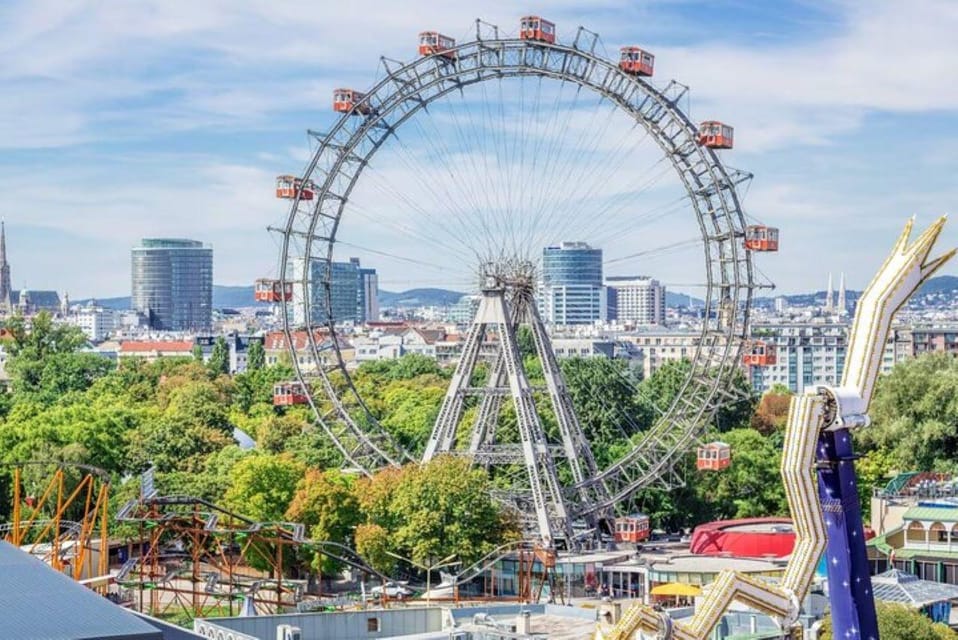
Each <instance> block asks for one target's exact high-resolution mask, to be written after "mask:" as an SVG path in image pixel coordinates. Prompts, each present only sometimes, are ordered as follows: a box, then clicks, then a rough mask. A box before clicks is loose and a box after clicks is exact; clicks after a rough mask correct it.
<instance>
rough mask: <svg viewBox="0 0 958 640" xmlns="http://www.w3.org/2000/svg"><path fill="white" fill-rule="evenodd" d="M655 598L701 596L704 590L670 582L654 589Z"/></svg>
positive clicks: (690, 585) (692, 585)
mask: <svg viewBox="0 0 958 640" xmlns="http://www.w3.org/2000/svg"><path fill="white" fill-rule="evenodd" d="M651 593H652V595H653V596H700V595H702V590H701V589H700V588H699V587H696V586H695V585H694V584H683V583H681V582H670V583H668V584H660V585H659V586H657V587H652V592H651Z"/></svg>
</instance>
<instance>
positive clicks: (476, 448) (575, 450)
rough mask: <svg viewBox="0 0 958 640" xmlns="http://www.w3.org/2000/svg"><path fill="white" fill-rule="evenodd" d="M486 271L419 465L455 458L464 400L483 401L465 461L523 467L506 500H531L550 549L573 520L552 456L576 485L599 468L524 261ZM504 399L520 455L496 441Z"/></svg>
mask: <svg viewBox="0 0 958 640" xmlns="http://www.w3.org/2000/svg"><path fill="white" fill-rule="evenodd" d="M483 271H484V273H483V287H482V297H481V299H480V302H479V307H478V309H477V310H476V315H475V317H474V318H473V321H472V325H471V327H470V329H469V333H468V335H467V337H466V341H465V345H464V347H463V350H462V356H461V357H460V359H459V363H458V365H457V366H456V370H455V372H454V373H453V376H452V380H451V381H450V383H449V387H448V389H447V391H446V395H445V397H444V398H443V402H442V405H441V407H440V410H439V415H438V416H437V417H436V422H435V424H434V426H433V430H432V435H431V436H430V438H429V442H428V443H427V444H426V449H425V452H424V454H423V459H422V460H423V463H426V462H429V461H430V460H432V459H433V458H434V457H435V456H437V455H440V454H443V453H455V452H456V445H457V437H456V436H457V430H458V425H459V423H460V421H461V420H462V416H463V409H464V403H465V399H466V397H467V396H469V395H478V396H480V397H481V402H480V405H479V410H478V413H477V416H476V419H475V420H474V421H473V424H472V427H471V434H470V437H469V448H468V450H467V455H468V456H469V457H470V458H472V459H473V460H474V461H476V462H479V463H482V464H484V465H485V466H487V467H489V466H493V465H513V464H516V463H518V462H521V463H522V464H523V465H524V468H525V472H526V477H525V478H523V480H524V482H522V484H523V485H524V488H525V490H524V491H523V490H519V489H516V488H511V489H510V490H507V491H506V492H505V494H506V495H504V496H503V497H504V498H505V499H506V500H507V501H508V502H509V503H510V504H511V505H512V506H516V505H519V504H522V503H523V502H524V501H530V502H531V505H530V506H531V507H532V509H533V511H534V513H532V514H529V515H534V518H535V526H536V528H537V529H538V533H539V538H540V541H541V543H542V544H543V546H545V547H546V548H550V547H552V546H553V545H554V543H555V541H556V540H557V539H560V538H563V539H565V540H566V541H567V542H568V543H569V544H570V545H571V542H572V539H573V532H572V520H571V517H570V510H569V509H568V508H567V506H566V504H565V498H564V496H563V492H562V487H561V485H560V483H559V480H558V476H557V473H556V460H555V457H554V456H555V455H556V454H558V455H562V456H564V457H565V460H566V461H567V464H568V467H569V470H570V472H571V474H572V478H573V481H574V482H575V484H576V485H579V484H581V483H582V482H583V481H584V480H586V479H588V478H592V477H594V476H595V475H597V473H598V469H597V467H596V464H595V459H594V457H593V455H592V450H591V448H590V447H589V442H588V440H587V439H586V437H585V435H584V434H583V432H582V427H581V426H580V424H579V420H578V418H577V417H576V414H575V410H574V409H573V406H572V399H571V398H570V397H569V391H568V389H567V388H566V385H565V382H564V381H563V379H562V373H561V371H560V369H559V364H558V361H557V360H556V357H555V352H554V351H553V349H552V343H551V341H550V339H549V335H548V333H547V332H546V329H545V326H544V325H543V322H542V318H541V317H540V316H539V312H538V310H537V309H536V303H535V297H534V288H533V287H534V281H535V278H534V268H533V266H532V265H531V263H527V262H518V263H516V265H515V266H510V265H508V263H506V264H503V263H500V264H491V263H490V264H486V265H485V266H484V267H483ZM520 325H525V326H528V327H529V328H530V329H531V331H532V336H533V340H534V343H535V351H536V355H537V356H538V358H539V362H540V363H541V366H542V372H543V377H544V378H545V382H546V389H545V390H546V392H547V393H548V396H549V400H550V403H551V407H552V411H553V413H554V415H555V418H556V422H557V424H558V426H559V432H560V434H561V438H562V446H561V448H559V449H558V450H555V449H554V448H553V447H550V444H549V441H548V438H547V437H546V433H545V429H544V428H543V426H542V421H541V419H540V417H539V412H538V411H537V409H536V402H535V398H534V393H535V392H536V391H537V389H535V388H534V387H533V386H532V385H531V384H530V383H529V379H528V376H527V375H526V371H525V368H524V366H523V362H522V356H521V354H520V351H519V345H518V342H517V340H516V331H517V329H518V327H519V326H520ZM490 329H492V330H494V331H495V334H496V336H497V338H498V345H497V348H496V356H495V358H494V359H493V365H492V367H491V368H490V370H489V373H488V375H487V378H486V382H485V384H484V385H483V386H482V387H473V386H471V385H472V380H473V377H474V375H475V373H476V364H477V363H478V362H479V360H480V354H481V353H482V346H483V344H485V343H486V341H487V332H488V331H489V330H490ZM506 395H508V396H509V397H511V398H512V403H513V406H514V408H515V412H516V421H517V423H518V428H519V429H518V430H519V439H520V446H519V447H518V450H516V447H514V446H510V445H508V444H501V443H498V442H497V438H496V425H497V423H498V419H499V412H500V409H501V407H502V401H503V398H504V397H505V396H506ZM523 494H526V495H523ZM586 498H587V496H586V495H583V496H581V499H586ZM599 513H600V514H601V515H600V516H598V517H592V518H590V521H589V524H590V525H591V526H593V527H597V526H599V524H600V523H599V520H601V519H603V518H607V517H608V516H607V514H605V513H603V512H601V511H600V512H599Z"/></svg>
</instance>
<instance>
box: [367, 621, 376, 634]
mask: <svg viewBox="0 0 958 640" xmlns="http://www.w3.org/2000/svg"><path fill="white" fill-rule="evenodd" d="M378 632H379V618H366V633H378Z"/></svg>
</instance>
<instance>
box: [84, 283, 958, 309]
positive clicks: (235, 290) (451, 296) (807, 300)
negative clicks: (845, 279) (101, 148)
mask: <svg viewBox="0 0 958 640" xmlns="http://www.w3.org/2000/svg"><path fill="white" fill-rule="evenodd" d="M836 291H837V289H836ZM464 295H466V294H464V293H462V292H461V291H451V290H449V289H430V288H424V289H409V290H408V291H399V292H395V291H384V290H382V289H380V291H379V306H381V307H383V308H397V307H402V308H413V307H448V306H450V305H453V304H455V303H456V302H458V301H459V298H461V297H462V296H464ZM939 295H956V296H958V276H938V277H937V278H932V279H931V280H929V281H928V282H926V283H925V284H924V285H922V287H921V289H919V290H918V293H917V294H916V296H915V298H921V297H924V296H939ZM845 296H846V299H847V300H848V303H849V304H851V303H853V302H855V301H856V300H858V298H859V297H860V296H861V291H851V290H849V291H846V292H845ZM777 297H778V296H765V297H760V298H756V299H755V303H756V305H758V306H761V307H771V306H773V305H774V304H775V298H777ZM785 298H786V299H787V300H788V303H789V304H791V305H804V306H808V305H813V304H816V301H819V302H820V301H823V300H824V299H825V292H824V291H815V292H812V293H797V294H793V295H788V296H785ZM96 301H97V304H99V305H101V306H103V307H107V308H109V309H129V308H130V297H129V296H122V297H118V298H97V299H96ZM74 302H75V303H79V304H86V303H87V302H88V300H74ZM691 302H692V306H695V307H701V306H702V305H704V304H705V302H704V301H703V300H702V299H700V298H696V297H692V299H691ZM254 304H255V302H254V301H253V287H244V286H224V285H218V284H217V285H213V306H214V307H215V308H217V309H221V308H224V307H234V308H235V307H250V306H253V305H254ZM688 305H689V296H688V295H686V294H684V293H676V292H672V291H666V293H665V306H667V307H687V306H688Z"/></svg>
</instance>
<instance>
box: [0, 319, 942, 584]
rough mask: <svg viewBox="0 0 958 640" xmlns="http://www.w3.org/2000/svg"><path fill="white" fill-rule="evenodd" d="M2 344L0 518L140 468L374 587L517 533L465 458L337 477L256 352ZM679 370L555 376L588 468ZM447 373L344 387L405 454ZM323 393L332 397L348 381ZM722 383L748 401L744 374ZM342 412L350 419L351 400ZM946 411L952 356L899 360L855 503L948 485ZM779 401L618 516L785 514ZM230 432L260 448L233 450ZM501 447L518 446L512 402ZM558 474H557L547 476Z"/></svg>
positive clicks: (586, 369) (639, 422)
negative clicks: (335, 545)
mask: <svg viewBox="0 0 958 640" xmlns="http://www.w3.org/2000/svg"><path fill="white" fill-rule="evenodd" d="M6 329H7V333H8V336H9V337H8V338H7V339H6V340H7V342H6V344H5V348H6V352H7V353H8V356H9V357H8V361H7V371H8V373H9V376H10V385H9V391H8V392H7V393H2V394H0V463H3V465H4V466H0V521H6V520H8V519H9V517H10V514H11V504H10V499H11V480H10V471H9V470H10V468H11V467H10V465H11V464H13V463H16V462H22V461H26V460H46V461H56V462H63V463H75V464H89V465H94V466H96V467H99V468H101V469H103V470H105V471H106V472H107V473H108V474H110V476H111V477H112V478H113V483H112V484H113V489H112V492H111V493H112V496H113V497H112V505H111V508H112V510H113V511H114V512H115V511H116V509H118V508H119V506H120V505H121V504H122V503H123V502H124V501H126V500H128V499H130V498H131V497H134V496H135V495H136V494H137V489H138V480H137V474H139V473H140V472H142V471H144V470H145V469H147V468H149V467H153V468H155V471H156V485H157V488H158V489H159V491H160V492H161V493H164V494H174V493H175V494H188V495H194V496H197V497H200V498H204V499H206V500H210V501H213V502H216V503H219V504H222V505H223V506H225V507H227V508H230V509H233V510H235V511H237V512H239V513H242V514H244V515H247V516H249V517H251V518H253V519H256V520H262V521H276V520H287V521H295V522H301V523H303V524H305V525H306V527H307V532H308V535H309V536H310V537H311V538H313V539H319V540H332V541H335V542H340V543H343V544H346V545H349V546H351V547H353V548H355V549H357V550H358V551H359V553H360V554H362V555H363V556H364V557H365V558H366V560H367V562H369V563H370V564H371V565H372V566H374V567H375V568H377V569H380V570H382V571H384V572H388V571H390V570H392V569H394V568H395V563H396V561H397V560H396V556H401V557H404V558H409V559H411V560H412V561H414V562H417V563H428V562H430V561H431V560H434V559H437V558H444V557H447V556H449V555H455V556H456V557H457V558H458V559H459V560H460V561H462V562H463V563H464V564H468V563H470V562H473V561H475V560H477V559H479V558H480V557H481V556H483V555H484V554H485V553H487V552H488V551H489V550H490V549H492V548H494V547H495V546H497V545H499V544H501V543H503V542H504V541H508V540H511V539H514V538H515V537H516V536H518V535H519V531H518V527H517V522H516V518H515V516H514V514H511V513H509V512H508V511H505V510H503V509H502V508H501V507H500V506H499V504H498V503H496V502H494V501H493V499H492V498H491V497H490V496H491V492H490V488H491V487H494V486H495V483H496V481H497V478H496V477H495V476H490V475H489V474H487V472H486V471H484V470H483V469H481V468H472V467H470V466H469V465H468V464H467V462H466V461H465V460H464V459H463V458H461V457H457V456H448V457H440V458H438V459H437V460H435V461H434V462H433V463H431V464H429V465H426V466H419V465H411V466H407V467H404V468H397V469H388V470H385V471H382V472H380V473H378V474H376V475H374V476H373V477H370V478H366V477H363V476H361V475H359V474H357V473H355V472H354V473H350V472H348V471H343V470H341V469H342V468H343V466H344V465H343V464H342V462H343V461H342V459H341V457H340V455H339V453H338V451H337V450H336V449H335V448H334V447H333V446H332V445H331V444H330V443H329V442H328V440H327V439H326V438H325V436H324V435H323V432H322V430H321V429H319V428H318V427H316V426H315V425H314V423H313V421H312V420H311V417H310V414H308V413H307V409H306V408H305V407H303V406H292V407H274V406H273V404H272V388H273V385H274V384H275V383H276V382H279V381H283V380H288V379H291V378H292V377H293V371H292V369H291V368H290V367H289V365H288V364H284V363H283V362H280V363H279V364H275V365H271V366H266V365H265V357H264V354H263V350H262V348H260V347H259V346H257V347H256V348H254V349H251V352H250V354H249V358H248V364H249V368H248V370H247V371H245V372H243V373H238V374H235V375H232V376H231V375H229V374H228V366H229V362H228V361H229V358H228V351H227V350H226V345H225V343H219V342H218V343H217V344H216V345H214V347H213V350H212V355H211V357H208V358H207V360H206V361H205V362H204V361H203V360H202V357H200V358H196V357H193V358H182V359H161V360H158V361H156V362H150V363H148V362H145V361H139V360H124V361H122V362H120V363H119V364H116V363H114V362H112V361H110V360H107V359H105V358H103V357H101V356H99V355H96V354H93V353H90V352H86V351H84V350H83V346H84V344H85V341H84V339H83V337H82V335H81V334H80V333H79V332H78V331H77V330H76V329H74V328H70V327H65V326H61V325H57V324H55V323H53V322H52V321H51V320H50V318H49V316H46V315H45V314H41V315H39V316H37V317H35V318H32V319H31V320H30V322H29V323H27V322H26V321H25V320H24V319H23V318H20V317H14V318H12V319H11V320H9V321H8V323H7V326H6ZM519 338H520V346H521V348H522V349H521V350H522V355H523V358H524V364H525V367H526V369H527V371H528V372H529V375H530V378H531V381H532V383H533V385H534V386H535V387H537V388H540V387H541V386H542V383H543V380H542V367H541V364H540V363H539V362H538V360H537V358H536V356H535V353H534V348H533V347H532V346H531V340H530V339H529V338H528V336H524V335H522V334H520V336H519ZM688 366H689V363H688V362H681V361H678V362H672V363H668V364H665V365H664V366H662V367H661V368H660V369H659V370H658V371H657V372H656V373H655V374H653V375H652V376H651V377H649V378H648V379H645V380H641V379H640V376H639V375H638V374H637V373H636V372H635V371H632V370H630V369H629V368H628V366H627V364H626V363H625V362H624V361H621V360H607V359H604V358H570V359H566V360H563V361H561V367H562V371H563V374H564V377H565V380H566V382H567V385H568V387H569V390H570V393H571V395H572V398H573V402H574V404H575V406H576V409H577V412H578V416H579V418H580V421H581V423H582V427H583V429H584V431H585V433H586V435H587V437H588V438H589V440H590V442H591V443H592V444H593V449H594V452H595V457H596V460H597V462H598V464H599V466H600V467H604V466H606V465H608V464H610V463H611V462H612V461H614V460H616V459H617V458H619V457H620V456H621V455H622V454H623V453H624V452H625V451H627V450H628V448H629V447H630V446H633V444H634V443H636V442H638V441H640V440H641V439H642V437H643V435H644V432H645V431H646V430H648V429H649V428H650V426H651V425H652V424H653V423H654V422H655V420H657V419H658V417H659V416H660V415H662V413H663V411H665V409H666V408H667V407H668V406H669V405H670V404H671V402H672V401H673V400H674V399H675V398H676V395H677V394H678V393H679V390H680V388H681V385H682V381H683V380H684V378H685V375H686V373H687V370H688ZM450 375H451V371H450V370H449V369H446V368H443V367H440V366H439V365H438V364H437V363H436V362H435V361H434V360H432V359H430V358H427V357H424V356H418V355H406V356H404V357H402V358H399V359H396V360H384V361H378V362H371V363H366V364H363V365H362V366H360V367H359V368H358V369H357V370H356V371H355V372H354V374H353V376H352V378H353V382H354V384H355V386H356V389H357V390H358V392H359V394H360V395H361V396H362V398H363V399H364V402H365V403H366V405H367V407H368V409H369V411H370V412H371V414H372V415H373V416H374V417H375V418H376V419H377V420H378V421H379V422H380V424H382V426H383V427H384V428H385V429H387V430H388V431H389V432H390V433H391V434H392V435H393V436H394V437H395V439H396V440H397V441H398V442H400V443H401V444H402V445H403V446H404V447H405V448H407V449H408V450H409V451H411V452H412V453H413V454H418V453H421V451H422V449H423V447H424V446H425V443H426V440H427V439H428V437H429V433H430V430H431V426H432V422H433V420H434V419H435V417H436V414H437V412H438V410H439V405H440V403H441V401H442V397H443V394H444V392H445V389H446V386H447V384H448V380H449V377H450ZM477 375H478V374H477ZM333 382H334V384H336V385H337V386H338V387H339V388H340V389H343V390H345V389H346V381H345V379H341V378H340V379H334V380H333ZM732 384H733V385H734V386H737V387H738V388H739V389H740V390H741V391H742V392H743V397H745V398H751V397H752V396H751V392H750V390H749V388H748V382H747V380H746V378H745V376H744V375H741V376H738V377H737V378H736V380H734V381H733V383H732ZM344 397H345V398H346V399H347V404H348V405H349V406H350V407H353V408H358V402H357V401H355V399H352V400H350V397H351V396H350V395H349V394H345V395H344ZM956 399H958V360H956V359H954V358H953V357H951V356H948V355H926V356H922V357H920V358H917V359H915V360H911V361H908V362H905V363H903V364H900V365H898V366H896V367H895V369H894V370H893V371H892V372H891V373H890V374H888V375H886V376H884V377H883V378H882V379H881V381H880V382H879V385H878V390H877V394H876V398H875V401H874V405H873V408H872V415H873V418H874V424H873V426H872V427H871V428H869V429H866V430H863V431H862V432H861V433H860V434H859V435H858V436H856V437H857V438H858V447H859V449H860V452H861V453H862V456H863V457H862V459H861V460H860V461H859V463H858V466H859V470H860V476H861V482H860V489H861V492H862V495H863V496H867V495H868V494H870V492H871V491H872V488H873V487H874V486H881V485H883V484H884V483H885V482H886V481H887V480H886V479H887V478H888V477H889V475H890V474H892V473H894V472H896V471H904V470H937V471H958V468H956V463H955V460H956V459H958V400H956ZM790 400H791V397H790V393H789V392H788V390H787V389H784V388H775V389H773V390H772V391H770V392H769V393H766V394H765V395H764V396H763V397H761V398H756V399H754V400H750V399H746V400H743V401H742V402H739V403H737V404H735V405H732V406H727V407H725V408H723V410H722V411H721V412H719V414H718V416H717V417H716V419H715V420H714V424H713V425H712V430H711V432H710V433H709V434H708V436H707V438H708V439H715V440H722V441H724V442H727V443H728V444H730V445H731V447H732V450H733V464H732V465H731V467H730V468H729V469H727V470H724V471H722V472H712V473H703V472H697V471H696V470H695V457H694V452H692V453H690V454H689V455H688V456H687V457H686V458H685V459H684V460H683V461H682V463H681V464H680V466H679V472H680V474H681V476H682V477H683V478H684V480H685V484H684V486H681V487H679V488H673V489H670V490H665V489H662V488H657V487H652V488H649V489H647V490H645V491H642V492H640V494H639V495H637V496H635V498H634V499H633V502H632V503H631V504H629V505H625V507H626V508H627V509H629V510H641V511H644V512H646V513H648V514H650V516H651V517H652V520H653V527H655V528H661V529H665V530H670V531H675V530H679V529H683V528H689V527H693V526H695V525H696V524H698V523H701V522H705V521H709V520H714V519H723V518H739V517H749V516H767V515H787V506H786V503H785V498H784V492H783V490H782V484H781V481H780V478H779V464H780V459H781V449H782V443H783V436H784V428H785V421H786V417H787V412H788V405H789V402H790ZM537 401H538V404H539V407H540V413H541V418H542V421H543V425H544V427H545V428H546V430H547V431H549V432H551V433H553V434H555V433H557V426H556V424H555V419H554V417H553V416H552V414H551V409H549V408H548V401H547V398H545V397H539V398H537ZM474 415H475V407H474V406H471V407H468V408H467V410H466V412H465V415H464V417H463V422H462V425H461V426H462V429H467V428H468V426H469V421H470V420H471V419H472V418H473V417H474ZM237 429H238V430H240V431H242V432H244V433H245V434H248V435H249V436H250V438H252V440H254V441H255V443H256V446H255V447H254V448H252V449H242V448H240V446H239V445H238V444H237V441H236V439H235V438H234V431H235V430H237ZM461 432H464V431H462V430H461ZM497 434H498V435H499V436H501V437H502V438H504V439H508V438H517V437H518V436H517V429H516V424H515V416H514V414H513V413H512V410H511V407H510V406H508V404H507V405H506V406H505V407H504V410H503V413H502V415H501V417H500V425H499V428H498V431H497ZM559 472H560V473H567V472H568V471H567V470H566V469H564V468H562V466H561V465H560V467H559ZM47 473H49V470H47ZM43 474H44V468H43V467H31V468H29V469H27V470H26V471H25V472H24V483H25V484H26V485H27V486H25V489H26V491H27V492H28V493H29V492H31V491H37V490H38V489H39V487H40V486H41V483H42V482H43V480H44V477H43ZM864 506H865V507H866V509H867V501H866V502H865V504H864ZM115 533H118V534H120V533H123V530H122V528H120V527H117V528H116V531H115ZM297 561H299V562H301V567H300V568H301V569H304V570H307V571H308V570H313V571H321V572H323V573H324V574H327V575H328V574H329V573H330V572H332V571H334V570H336V569H338V567H337V565H336V563H335V562H334V561H332V560H331V559H330V558H325V557H322V556H310V557H303V558H299V559H298V560H297Z"/></svg>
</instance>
